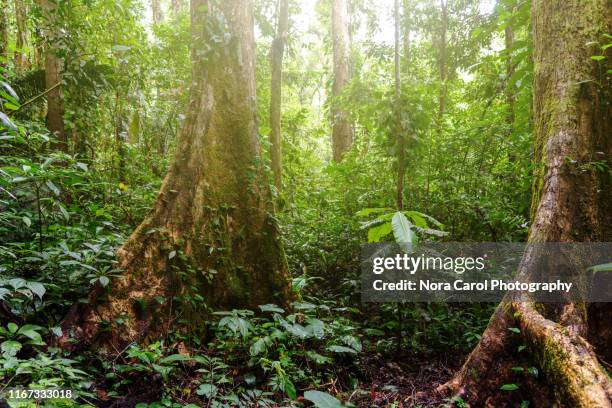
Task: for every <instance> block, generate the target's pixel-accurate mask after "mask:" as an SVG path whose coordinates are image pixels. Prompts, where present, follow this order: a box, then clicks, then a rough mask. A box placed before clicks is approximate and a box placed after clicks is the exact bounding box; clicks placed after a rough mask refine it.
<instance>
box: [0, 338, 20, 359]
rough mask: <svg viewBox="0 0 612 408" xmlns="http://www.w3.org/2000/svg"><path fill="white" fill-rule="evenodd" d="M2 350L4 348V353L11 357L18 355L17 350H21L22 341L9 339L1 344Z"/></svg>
mask: <svg viewBox="0 0 612 408" xmlns="http://www.w3.org/2000/svg"><path fill="white" fill-rule="evenodd" d="M0 350H2V354H5V355H6V356H9V357H14V356H15V355H17V352H18V351H19V350H21V343H20V342H18V341H14V340H7V341H5V342H4V343H2V344H0Z"/></svg>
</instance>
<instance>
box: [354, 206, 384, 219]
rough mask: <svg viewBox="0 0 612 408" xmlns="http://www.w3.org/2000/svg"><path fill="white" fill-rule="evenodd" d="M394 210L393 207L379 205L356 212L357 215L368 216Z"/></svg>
mask: <svg viewBox="0 0 612 408" xmlns="http://www.w3.org/2000/svg"><path fill="white" fill-rule="evenodd" d="M389 211H392V210H391V208H382V207H378V208H364V209H363V210H359V211H357V212H356V213H355V215H356V216H357V217H367V216H369V215H372V214H380V213H385V212H389Z"/></svg>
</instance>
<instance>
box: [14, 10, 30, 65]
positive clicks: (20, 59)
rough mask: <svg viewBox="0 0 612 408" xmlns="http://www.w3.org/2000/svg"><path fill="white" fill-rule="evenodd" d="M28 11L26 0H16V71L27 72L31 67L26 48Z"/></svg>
mask: <svg viewBox="0 0 612 408" xmlns="http://www.w3.org/2000/svg"><path fill="white" fill-rule="evenodd" d="M27 15H28V11H27V8H26V4H25V3H24V0H15V25H16V32H15V71H17V72H18V73H23V72H25V71H26V70H27V69H28V67H29V62H28V55H27V53H26V52H25V48H26V47H27V45H28V20H27Z"/></svg>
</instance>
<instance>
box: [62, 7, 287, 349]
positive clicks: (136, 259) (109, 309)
mask: <svg viewBox="0 0 612 408" xmlns="http://www.w3.org/2000/svg"><path fill="white" fill-rule="evenodd" d="M191 18H192V41H193V42H192V44H193V46H192V56H191V58H192V67H193V68H192V69H193V76H192V78H193V82H192V87H191V92H190V105H189V111H188V114H187V118H186V121H185V125H184V127H183V129H182V131H181V133H180V135H179V140H178V142H177V143H178V144H177V149H176V153H175V157H174V161H173V163H172V165H171V167H170V169H169V172H168V174H167V175H166V177H165V179H164V182H163V184H162V187H161V191H160V193H159V196H158V198H157V201H156V202H155V204H154V207H153V209H152V211H151V213H150V214H149V215H148V216H147V217H146V218H145V220H144V221H143V222H142V224H141V225H140V226H139V227H138V228H137V229H136V230H135V231H134V233H133V234H132V235H131V236H130V238H129V239H128V240H127V241H126V242H125V244H124V245H123V246H122V248H121V249H120V250H119V252H118V257H119V266H120V267H121V268H122V269H123V270H124V271H125V272H124V273H123V276H122V277H121V278H120V279H117V280H115V281H114V282H113V283H112V285H111V286H112V287H111V288H110V291H109V293H106V294H103V293H101V292H103V291H102V290H101V289H100V288H98V290H96V291H94V292H93V293H92V294H91V297H90V303H91V305H93V306H85V307H84V306H80V307H78V306H77V307H75V308H73V310H72V311H71V313H70V314H69V316H68V317H67V318H66V319H65V322H64V327H66V328H67V329H68V328H70V327H72V328H76V329H75V330H76V336H77V338H78V339H80V340H81V344H87V343H91V342H94V341H97V343H98V345H99V346H100V347H102V348H105V349H106V350H112V349H113V347H120V346H121V345H124V344H126V343H128V342H131V341H146V340H147V339H149V338H157V337H158V336H160V335H163V334H164V333H166V332H167V331H168V330H169V329H170V328H171V327H172V328H177V329H181V328H183V329H188V330H190V331H191V332H192V333H193V332H196V331H197V330H196V328H197V327H198V323H201V322H202V320H203V319H204V318H205V316H206V314H207V312H206V310H208V309H206V308H205V307H204V305H203V303H205V304H206V307H210V308H213V309H219V308H241V307H250V308H254V307H256V306H257V305H260V304H264V303H277V304H280V305H285V304H286V303H287V301H288V300H289V299H290V298H291V291H290V281H289V276H288V270H287V264H286V260H285V257H284V252H283V250H282V247H281V244H280V241H279V233H278V229H277V225H276V222H275V219H274V214H273V204H272V201H271V193H270V190H269V187H268V183H267V181H266V176H265V173H264V171H263V164H262V161H261V156H260V144H259V140H258V134H257V123H256V106H255V102H256V97H255V55H254V53H255V43H254V33H253V11H252V3H251V1H247V0H224V1H223V2H207V1H206V0H192V1H191ZM211 18H218V19H220V20H222V21H225V22H226V27H224V30H226V32H227V33H229V35H230V37H229V39H228V40H226V41H227V42H226V43H224V44H217V45H214V50H213V51H212V52H210V53H203V52H201V49H202V48H203V47H202V44H204V43H209V44H211V45H213V44H214V42H213V41H212V40H211V39H210V36H211V35H214V34H215V33H210V30H207V27H206V26H205V20H206V19H211ZM216 35H219V34H216ZM119 317H121V320H122V322H121V324H120V323H118V322H117V319H118V318H119ZM105 322H106V324H108V325H109V326H110V330H107V331H104V330H100V329H101V327H103V326H104V324H105ZM104 333H107V334H106V335H105V334H104ZM66 341H67V337H66V336H65V337H64V338H62V339H60V344H64V345H66V344H67V343H66Z"/></svg>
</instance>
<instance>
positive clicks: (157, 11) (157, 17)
mask: <svg viewBox="0 0 612 408" xmlns="http://www.w3.org/2000/svg"><path fill="white" fill-rule="evenodd" d="M151 14H152V17H153V24H159V23H162V22H163V21H164V14H163V12H162V9H161V3H160V0H151Z"/></svg>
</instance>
